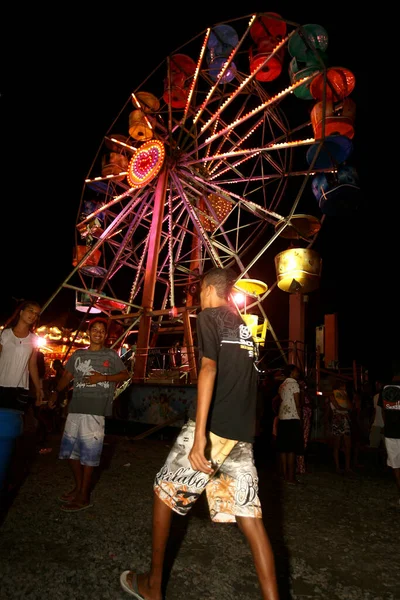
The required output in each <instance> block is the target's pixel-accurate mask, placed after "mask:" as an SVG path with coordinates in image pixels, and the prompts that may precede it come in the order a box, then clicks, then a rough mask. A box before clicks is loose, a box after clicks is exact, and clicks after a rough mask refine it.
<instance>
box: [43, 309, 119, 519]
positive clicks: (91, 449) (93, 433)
mask: <svg viewBox="0 0 400 600" xmlns="http://www.w3.org/2000/svg"><path fill="white" fill-rule="evenodd" d="M88 331H89V340H90V345H89V347H88V348H87V349H85V350H83V349H82V350H81V349H79V350H76V351H75V352H74V353H73V354H72V355H71V357H70V358H69V359H68V361H67V363H66V364H65V371H64V374H63V375H62V377H61V379H60V380H59V382H58V384H57V386H56V389H55V390H54V391H53V392H52V393H51V396H50V401H49V402H50V406H52V405H54V404H55V402H56V401H57V395H58V393H59V392H61V391H62V390H63V389H64V388H65V387H66V386H67V385H69V383H70V382H71V381H72V379H73V380H74V381H73V391H72V398H71V402H70V404H69V407H68V416H67V419H66V422H65V426H64V432H63V436H62V439H61V446H60V452H59V458H60V459H67V460H68V462H69V465H70V467H71V470H72V474H73V477H74V487H73V489H72V490H70V491H69V492H67V493H65V494H63V495H62V496H60V498H59V499H60V501H61V502H62V503H63V505H62V507H61V510H63V511H65V512H78V511H81V510H85V509H87V508H90V507H91V506H93V505H92V503H91V501H90V498H91V491H92V489H91V481H92V474H93V470H94V468H95V467H97V466H98V465H99V464H100V458H101V453H102V450H103V443H104V428H105V417H107V416H111V415H112V402H113V398H114V391H115V387H116V384H117V383H119V382H121V381H125V380H126V379H128V378H129V373H128V371H127V369H126V367H125V365H124V363H123V362H122V360H121V358H120V357H119V355H118V354H117V352H116V351H115V350H112V349H111V348H106V347H105V341H106V337H107V321H106V320H105V319H102V318H99V317H96V318H94V319H92V321H91V322H90V323H89V327H88Z"/></svg>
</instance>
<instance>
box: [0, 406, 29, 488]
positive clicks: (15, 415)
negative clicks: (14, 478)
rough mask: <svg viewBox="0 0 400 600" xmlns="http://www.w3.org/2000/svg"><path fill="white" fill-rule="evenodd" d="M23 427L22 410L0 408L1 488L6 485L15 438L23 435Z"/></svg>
mask: <svg viewBox="0 0 400 600" xmlns="http://www.w3.org/2000/svg"><path fill="white" fill-rule="evenodd" d="M22 429H23V417H22V412H20V411H18V410H13V409H11V408H0V489H2V488H3V486H4V482H5V479H6V475H7V470H8V467H9V464H10V461H11V457H12V453H13V450H14V442H15V439H16V438H17V437H18V436H20V435H21V433H22Z"/></svg>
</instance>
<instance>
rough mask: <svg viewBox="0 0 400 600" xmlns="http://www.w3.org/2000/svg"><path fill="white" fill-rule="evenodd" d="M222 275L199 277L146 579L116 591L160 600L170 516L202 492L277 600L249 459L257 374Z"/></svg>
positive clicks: (230, 280) (228, 278) (269, 598)
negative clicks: (189, 406)
mask: <svg viewBox="0 0 400 600" xmlns="http://www.w3.org/2000/svg"><path fill="white" fill-rule="evenodd" d="M235 279H236V277H235V274H234V273H233V272H232V271H231V270H230V269H222V268H219V267H215V268H213V269H211V271H209V272H208V273H206V274H205V275H204V276H203V277H202V281H201V291H200V304H201V309H202V310H201V312H200V313H199V315H198V316H197V336H198V348H199V361H200V370H199V377H198V384H197V401H196V407H195V410H194V412H193V413H192V414H191V415H189V420H188V422H187V423H186V424H185V425H184V426H183V428H182V429H181V431H180V433H179V435H178V437H177V439H176V442H175V444H174V445H173V447H172V448H171V450H170V453H169V454H168V457H167V459H166V461H165V463H164V465H163V467H162V468H161V469H160V471H159V472H158V473H157V474H156V477H155V481H154V505H153V539H152V560H151V567H150V570H149V572H147V573H144V574H140V575H138V574H137V573H134V572H132V571H124V572H123V573H122V574H121V576H120V582H121V586H122V588H123V589H124V590H125V591H127V592H128V593H129V594H131V595H133V596H135V597H136V598H145V599H146V600H147V599H148V600H161V597H162V595H161V584H162V571H163V563H164V556H165V549H166V544H167V541H168V536H169V530H170V524H171V517H172V512H173V511H174V512H176V513H178V514H181V515H186V514H187V513H188V512H189V511H190V509H191V508H192V506H193V505H194V503H195V502H196V500H197V499H198V498H199V497H200V495H201V494H202V493H203V492H204V491H205V492H206V496H207V501H208V505H209V509H210V516H211V519H212V520H213V521H214V522H220V523H222V522H225V523H232V522H236V523H237V524H238V526H239V528H240V530H241V531H242V532H243V533H244V535H245V536H246V538H247V540H248V542H249V544H250V547H251V550H252V555H253V558H254V563H255V568H256V572H257V576H258V580H259V584H260V588H261V592H262V597H263V598H264V600H278V588H277V582H276V574H275V564H274V557H273V553H272V549H271V545H270V542H269V539H268V535H267V532H266V530H265V527H264V524H263V520H262V512H261V505H260V501H259V498H258V476H257V471H256V468H255V465H254V459H253V441H254V434H255V421H256V400H257V373H256V368H255V365H254V352H255V347H254V342H253V339H252V336H251V332H250V330H249V328H248V327H247V326H246V324H245V323H244V321H243V320H242V318H241V316H240V314H239V313H238V312H237V310H236V309H235V308H234V307H233V305H232V304H231V301H230V296H231V291H232V287H233V284H234V282H235Z"/></svg>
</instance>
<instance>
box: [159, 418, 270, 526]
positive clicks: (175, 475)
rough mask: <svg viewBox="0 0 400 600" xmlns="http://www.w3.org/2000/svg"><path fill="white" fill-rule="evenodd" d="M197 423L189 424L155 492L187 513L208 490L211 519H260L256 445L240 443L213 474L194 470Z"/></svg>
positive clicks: (162, 472) (174, 448)
mask: <svg viewBox="0 0 400 600" xmlns="http://www.w3.org/2000/svg"><path fill="white" fill-rule="evenodd" d="M194 432H195V423H194V421H188V423H186V424H185V425H184V426H183V427H182V429H181V431H180V433H179V434H178V437H177V439H176V441H175V443H174V445H173V447H172V448H171V450H170V453H169V455H168V457H167V459H166V461H165V463H164V465H163V467H162V468H161V469H160V471H159V472H158V473H157V475H156V477H155V480H154V492H155V493H156V494H157V496H158V497H159V498H160V499H161V500H162V501H163V502H165V504H167V505H168V506H169V507H170V508H171V509H172V510H173V511H175V512H177V513H178V514H180V515H186V514H187V513H188V512H189V510H190V509H191V508H192V507H193V505H194V504H195V502H196V500H197V499H198V498H199V497H200V495H201V494H202V493H203V491H204V490H205V491H206V496H207V502H208V507H209V510H210V516H211V519H212V521H214V522H216V523H217V522H218V523H234V522H235V521H236V516H238V517H255V518H261V517H262V512H261V504H260V500H259V498H258V475H257V470H256V467H255V464H254V458H253V445H252V444H251V443H248V442H237V444H236V445H235V446H234V448H233V449H232V450H231V452H230V453H229V455H228V457H227V458H226V459H225V460H224V462H223V463H222V465H221V466H220V467H219V469H218V470H217V471H216V472H215V473H214V474H212V475H207V474H206V473H202V472H201V471H194V470H193V469H192V467H191V464H190V461H189V452H190V450H191V449H192V446H193V441H194Z"/></svg>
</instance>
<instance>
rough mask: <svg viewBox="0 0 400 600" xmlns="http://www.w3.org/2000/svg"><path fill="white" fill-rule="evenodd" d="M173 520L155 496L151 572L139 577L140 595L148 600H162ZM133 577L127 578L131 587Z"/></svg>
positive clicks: (169, 512)
mask: <svg viewBox="0 0 400 600" xmlns="http://www.w3.org/2000/svg"><path fill="white" fill-rule="evenodd" d="M171 520H172V510H171V509H170V508H169V506H167V505H166V504H165V503H164V502H163V501H162V500H160V498H159V497H158V496H157V494H154V503H153V524H152V551H151V565H150V571H149V572H148V573H143V574H140V575H137V583H138V589H139V593H140V594H141V595H142V596H143V597H144V598H145V599H146V600H162V592H161V586H162V574H163V566H164V558H165V549H166V546H167V542H168V537H169V532H170V528H171ZM132 575H133V574H132V573H130V574H129V575H128V577H127V580H128V583H129V584H130V585H132Z"/></svg>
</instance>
